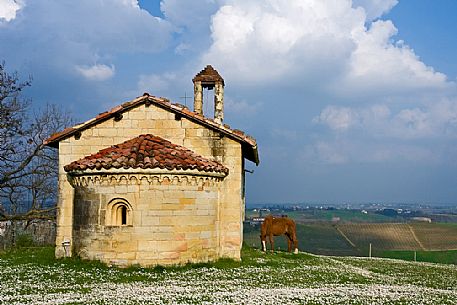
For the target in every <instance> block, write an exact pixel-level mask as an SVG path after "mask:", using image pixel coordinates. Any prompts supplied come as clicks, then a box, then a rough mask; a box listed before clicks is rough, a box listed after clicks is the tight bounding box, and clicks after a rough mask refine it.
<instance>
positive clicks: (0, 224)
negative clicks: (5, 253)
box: [0, 220, 56, 249]
mask: <svg viewBox="0 0 457 305" xmlns="http://www.w3.org/2000/svg"><path fill="white" fill-rule="evenodd" d="M24 235H25V236H27V237H26V238H28V239H29V240H30V241H31V244H32V245H34V246H47V245H54V244H55V238H56V223H55V222H54V221H50V220H34V221H32V222H31V223H29V225H28V226H27V222H26V221H14V222H13V221H10V220H8V221H0V249H6V248H9V247H11V246H12V245H13V244H14V242H13V241H14V240H16V242H17V241H18V240H21V238H22V240H23V236H24ZM32 241H33V242H32Z"/></svg>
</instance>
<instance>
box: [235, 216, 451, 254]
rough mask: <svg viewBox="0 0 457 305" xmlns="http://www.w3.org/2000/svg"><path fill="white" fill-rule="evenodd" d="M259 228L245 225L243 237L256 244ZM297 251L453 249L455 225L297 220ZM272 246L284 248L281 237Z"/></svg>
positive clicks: (285, 244) (257, 245) (342, 251)
mask: <svg viewBox="0 0 457 305" xmlns="http://www.w3.org/2000/svg"><path fill="white" fill-rule="evenodd" d="M259 230H260V229H259V227H251V226H249V225H247V226H245V232H244V240H245V242H246V243H247V244H248V245H250V246H254V247H260V241H259V240H260V239H259V232H260V231H259ZM297 235H298V239H299V248H300V250H303V251H306V252H311V253H315V254H325V255H339V256H342V255H356V256H368V248H369V244H370V243H371V245H372V250H373V254H374V255H382V253H383V252H385V251H395V250H397V251H399V250H408V251H436V250H441V251H442V250H455V249H457V224H440V223H431V224H429V223H338V224H336V223H330V222H316V223H297ZM275 246H277V247H280V248H281V249H286V247H287V242H286V239H285V237H284V236H281V237H276V238H275Z"/></svg>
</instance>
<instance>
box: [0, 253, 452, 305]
mask: <svg viewBox="0 0 457 305" xmlns="http://www.w3.org/2000/svg"><path fill="white" fill-rule="evenodd" d="M0 278H1V279H2V280H1V281H0V290H1V291H2V293H1V294H0V304H13V305H14V304H36V303H40V304H171V303H172V304H361V305H363V304H455V300H456V299H457V288H456V287H457V267H456V266H454V265H439V264H437V265H435V264H424V263H414V262H401V261H398V260H386V259H371V260H370V259H367V258H353V257H346V258H345V257H327V256H316V255H311V254H308V253H300V254H298V255H294V254H291V253H286V252H275V253H263V252H261V251H259V250H257V249H254V248H251V247H243V250H242V260H241V261H234V260H231V259H221V260H219V261H217V262H214V263H202V264H188V265H184V266H175V267H160V266H159V267H155V268H140V267H130V268H126V269H119V268H115V267H108V266H106V265H104V264H101V263H99V262H91V261H83V260H80V259H77V258H67V259H55V258H54V249H53V248H51V247H48V248H23V249H14V250H11V251H7V252H4V253H0Z"/></svg>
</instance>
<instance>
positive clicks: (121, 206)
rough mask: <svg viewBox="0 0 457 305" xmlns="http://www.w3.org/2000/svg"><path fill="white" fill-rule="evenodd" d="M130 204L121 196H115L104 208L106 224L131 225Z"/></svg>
mask: <svg viewBox="0 0 457 305" xmlns="http://www.w3.org/2000/svg"><path fill="white" fill-rule="evenodd" d="M132 213H133V211H132V206H131V205H130V203H129V202H128V201H127V200H125V199H122V198H116V199H113V200H111V201H110V202H109V203H108V206H107V209H106V216H105V217H106V225H107V226H131V225H132Z"/></svg>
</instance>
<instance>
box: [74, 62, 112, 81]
mask: <svg viewBox="0 0 457 305" xmlns="http://www.w3.org/2000/svg"><path fill="white" fill-rule="evenodd" d="M76 70H77V71H78V72H79V73H80V74H81V75H82V76H84V77H85V78H87V79H88V80H94V81H104V80H107V79H109V78H111V77H113V76H114V72H115V69H114V66H113V65H111V66H107V65H101V64H95V65H93V66H77V67H76Z"/></svg>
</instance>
